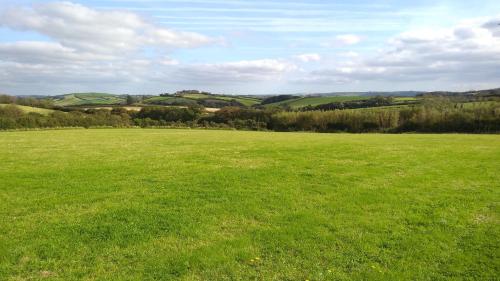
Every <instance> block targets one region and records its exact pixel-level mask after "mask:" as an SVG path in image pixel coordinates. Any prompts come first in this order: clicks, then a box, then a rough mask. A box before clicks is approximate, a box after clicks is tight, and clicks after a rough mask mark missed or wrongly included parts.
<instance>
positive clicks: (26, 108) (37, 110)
mask: <svg viewBox="0 0 500 281" xmlns="http://www.w3.org/2000/svg"><path fill="white" fill-rule="evenodd" d="M5 106H15V107H17V108H19V109H21V110H22V111H23V112H25V113H30V112H33V113H39V114H42V115H49V114H50V113H52V112H54V110H52V109H46V108H39V107H32V106H25V105H18V104H0V107H5Z"/></svg>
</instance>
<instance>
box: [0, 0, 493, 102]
mask: <svg viewBox="0 0 500 281" xmlns="http://www.w3.org/2000/svg"><path fill="white" fill-rule="evenodd" d="M478 2H479V1H456V0H455V1H439V0H438V1H389V0H388V1H320V0H312V1H311V0H309V1H299V0H290V1H277V0H274V1H264V0H254V1H251V0H234V1H229V0H227V1H224V0H187V1H186V0H184V1H180V0H162V1H160V0H107V1H71V2H57V1H56V2H52V1H26V0H19V1H12V0H9V1H6V0H0V7H1V8H0V13H1V17H0V92H5V93H11V94H60V93H67V92H75V91H106V92H114V93H137V94H143V93H144V94H146V93H147V94H157V93H161V92H173V91H176V90H181V89H200V90H209V91H214V92H220V93H226V94H232V93H233V94H280V93H312V92H332V91H368V90H373V91H380V90H382V91H390V90H394V91H396V90H469V89H475V88H489V87H499V86H500V82H498V81H499V80H498V77H500V71H499V70H498V69H500V39H499V38H500V35H499V31H498V29H499V27H500V25H499V24H495V23H500V16H499V15H500V4H499V3H498V1H489V0H485V1H480V2H481V3H480V4H478Z"/></svg>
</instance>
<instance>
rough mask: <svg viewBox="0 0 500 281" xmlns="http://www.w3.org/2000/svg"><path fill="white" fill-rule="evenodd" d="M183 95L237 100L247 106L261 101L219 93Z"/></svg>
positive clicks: (184, 95)
mask: <svg viewBox="0 0 500 281" xmlns="http://www.w3.org/2000/svg"><path fill="white" fill-rule="evenodd" d="M182 97H184V98H188V99H194V100H199V99H214V100H223V101H231V100H236V101H238V102H239V103H241V104H243V105H245V106H252V105H255V104H258V103H260V102H261V100H259V99H257V98H250V97H242V96H234V97H232V96H219V95H207V94H183V95H182Z"/></svg>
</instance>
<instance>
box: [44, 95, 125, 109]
mask: <svg viewBox="0 0 500 281" xmlns="http://www.w3.org/2000/svg"><path fill="white" fill-rule="evenodd" d="M123 103H125V98H124V97H123V96H118V95H113V94H107V93H72V94H67V95H62V96H56V97H54V104H55V105H58V106H78V105H116V104H123Z"/></svg>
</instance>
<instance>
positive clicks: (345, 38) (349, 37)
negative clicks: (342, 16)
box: [335, 34, 361, 45]
mask: <svg viewBox="0 0 500 281" xmlns="http://www.w3.org/2000/svg"><path fill="white" fill-rule="evenodd" d="M335 39H337V41H338V42H339V43H342V44H345V45H354V44H358V43H359V42H360V41H361V38H360V37H359V36H357V35H354V34H344V35H338V36H337V37H335Z"/></svg>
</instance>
